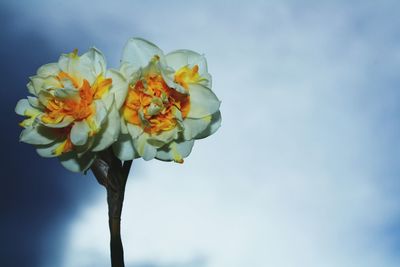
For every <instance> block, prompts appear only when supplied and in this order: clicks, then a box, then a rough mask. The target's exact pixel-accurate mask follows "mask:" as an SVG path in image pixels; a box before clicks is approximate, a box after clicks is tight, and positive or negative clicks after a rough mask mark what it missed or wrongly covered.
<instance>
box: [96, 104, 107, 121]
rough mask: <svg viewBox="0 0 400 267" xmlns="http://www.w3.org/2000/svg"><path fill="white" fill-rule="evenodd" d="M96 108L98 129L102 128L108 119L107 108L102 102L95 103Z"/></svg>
mask: <svg viewBox="0 0 400 267" xmlns="http://www.w3.org/2000/svg"><path fill="white" fill-rule="evenodd" d="M94 103H95V106H96V114H95V116H94V119H95V122H96V125H97V127H100V126H101V125H102V124H103V122H104V120H105V119H106V117H107V108H106V105H105V104H104V102H103V101H102V100H95V101H94Z"/></svg>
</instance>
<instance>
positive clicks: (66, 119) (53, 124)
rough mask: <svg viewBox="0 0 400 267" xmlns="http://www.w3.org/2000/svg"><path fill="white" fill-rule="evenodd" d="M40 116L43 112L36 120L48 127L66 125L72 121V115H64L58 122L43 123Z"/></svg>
mask: <svg viewBox="0 0 400 267" xmlns="http://www.w3.org/2000/svg"><path fill="white" fill-rule="evenodd" d="M42 116H43V114H41V115H39V116H38V117H37V118H36V121H37V122H39V123H40V124H41V125H44V126H47V127H49V128H64V127H67V126H68V125H70V124H71V123H72V122H73V121H74V118H73V117H71V116H65V117H64V118H63V120H62V121H60V122H59V123H44V122H43V121H42Z"/></svg>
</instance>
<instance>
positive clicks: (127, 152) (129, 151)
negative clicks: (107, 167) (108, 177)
mask: <svg viewBox="0 0 400 267" xmlns="http://www.w3.org/2000/svg"><path fill="white" fill-rule="evenodd" d="M112 148H113V151H114V154H115V156H116V157H117V158H119V159H120V160H124V161H125V160H133V159H135V158H138V157H139V153H138V152H137V151H136V149H135V147H134V145H133V141H132V138H131V136H130V135H129V134H121V135H120V136H119V138H118V141H117V142H115V143H114V144H113V147H112Z"/></svg>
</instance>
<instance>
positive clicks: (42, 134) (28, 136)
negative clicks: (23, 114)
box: [19, 126, 56, 145]
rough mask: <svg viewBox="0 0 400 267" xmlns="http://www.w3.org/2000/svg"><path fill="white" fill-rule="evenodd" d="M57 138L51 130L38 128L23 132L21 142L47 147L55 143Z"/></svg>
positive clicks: (29, 128) (30, 128)
mask: <svg viewBox="0 0 400 267" xmlns="http://www.w3.org/2000/svg"><path fill="white" fill-rule="evenodd" d="M55 138H56V136H55V134H54V132H52V131H51V129H48V128H46V127H43V126H36V127H28V128H26V129H24V130H22V132H21V135H20V137H19V140H20V141H21V142H24V143H27V144H32V145H47V144H50V143H52V142H54V140H55Z"/></svg>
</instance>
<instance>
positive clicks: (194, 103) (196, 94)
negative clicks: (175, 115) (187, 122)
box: [187, 84, 221, 119]
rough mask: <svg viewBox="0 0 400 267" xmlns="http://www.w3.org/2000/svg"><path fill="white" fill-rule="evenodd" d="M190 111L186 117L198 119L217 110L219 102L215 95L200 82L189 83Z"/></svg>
mask: <svg viewBox="0 0 400 267" xmlns="http://www.w3.org/2000/svg"><path fill="white" fill-rule="evenodd" d="M189 93H190V111H189V113H188V115H187V117H188V118H194V119H199V118H203V117H205V116H208V115H211V114H213V113H215V112H217V111H218V109H219V106H220V105H221V102H220V101H219V100H218V98H217V96H216V95H215V94H214V93H213V92H212V91H211V90H210V89H209V88H207V87H205V86H203V85H200V84H191V85H190V86H189Z"/></svg>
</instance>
